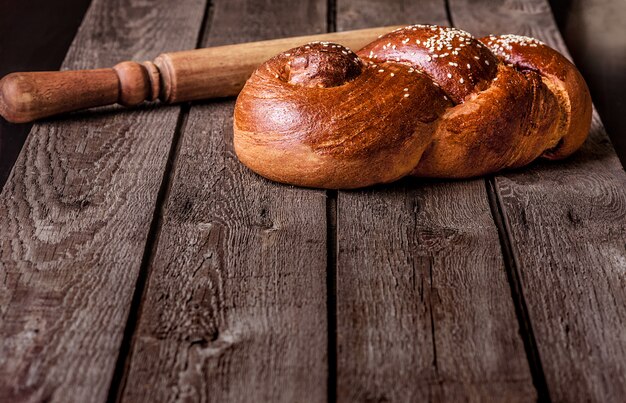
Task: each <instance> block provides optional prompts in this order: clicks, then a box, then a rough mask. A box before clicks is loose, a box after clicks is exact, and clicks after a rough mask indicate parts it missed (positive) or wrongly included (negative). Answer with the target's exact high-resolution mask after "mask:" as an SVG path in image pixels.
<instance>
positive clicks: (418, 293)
mask: <svg viewBox="0 0 626 403" xmlns="http://www.w3.org/2000/svg"><path fill="white" fill-rule="evenodd" d="M409 22H411V23H438V24H442V25H449V23H448V21H447V19H446V14H445V8H444V2H443V1H428V2H419V3H417V2H403V1H393V2H388V3H385V7H384V8H383V9H380V10H379V9H378V7H377V3H376V2H374V1H366V0H361V1H356V2H347V1H344V2H342V1H340V2H339V3H338V15H337V26H338V28H339V29H354V28H358V27H360V26H367V25H377V24H386V23H409ZM337 210H338V218H337V242H338V245H337V250H338V256H337V286H336V288H337V372H338V379H337V394H338V400H339V401H342V402H343V401H426V400H428V401H487V400H496V401H530V400H533V399H535V397H536V391H535V389H534V387H533V384H532V379H531V375H530V371H529V367H528V363H527V360H526V355H525V351H524V346H523V342H522V339H521V338H520V337H519V334H518V323H517V320H516V316H515V310H514V306H513V303H512V300H511V292H510V289H509V286H508V284H507V277H506V272H505V270H504V263H503V259H502V254H501V250H500V244H499V240H498V232H497V229H496V226H495V225H494V222H493V219H492V216H491V212H490V208H489V203H488V200H487V193H486V190H485V184H484V181H483V180H472V181H465V182H452V181H450V182H437V181H424V180H415V179H412V180H411V179H405V180H403V181H401V182H399V183H396V184H393V185H389V186H384V187H377V188H374V189H370V190H364V191H355V192H339V195H338V202H337Z"/></svg>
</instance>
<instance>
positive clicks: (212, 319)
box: [121, 0, 328, 402]
mask: <svg viewBox="0 0 626 403" xmlns="http://www.w3.org/2000/svg"><path fill="white" fill-rule="evenodd" d="M325 28H326V1H321V0H320V1H318V0H312V1H303V2H292V1H288V0H283V1H272V2H266V1H243V0H241V1H219V2H216V3H215V4H214V8H213V9H212V16H211V19H210V23H209V26H208V27H207V28H206V31H207V32H208V33H209V35H208V39H207V40H206V41H205V42H204V44H205V45H207V46H210V45H221V44H227V43H235V42H243V41H251V40H261V39H270V38H274V37H281V36H289V35H299V34H312V33H321V32H324V31H325ZM233 105H234V101H233V100H232V99H229V100H223V101H220V100H216V101H211V102H206V103H204V104H200V105H195V106H193V107H192V108H191V112H190V114H189V119H188V122H187V124H186V127H185V128H184V133H183V137H182V139H181V149H180V152H179V155H178V157H177V160H176V162H175V167H174V170H175V171H174V177H173V180H172V186H171V190H170V192H169V195H168V199H167V204H166V206H165V210H164V213H163V214H164V218H163V223H162V229H161V231H160V235H159V239H158V246H157V250H156V252H155V256H154V258H153V262H152V263H151V265H150V276H149V280H148V283H147V287H146V293H145V299H144V301H143V305H142V310H141V314H140V317H139V323H138V326H137V331H136V333H135V337H134V338H133V343H132V350H131V356H130V364H129V366H128V374H127V376H126V380H125V382H124V385H125V387H124V389H123V394H122V399H121V400H122V401H148V402H152V401H179V400H190V401H214V402H250V401H268V402H274V401H285V402H319V401H325V400H326V397H327V391H326V385H327V374H328V363H327V338H328V336H327V320H326V211H325V205H326V198H325V193H324V192H323V191H319V190H306V189H299V188H293V187H290V186H283V185H280V184H276V183H272V182H269V181H267V180H265V179H263V178H261V177H259V176H258V175H256V174H254V173H252V172H251V171H249V170H248V169H247V168H245V167H244V166H243V165H242V164H241V163H240V162H239V161H238V160H237V158H236V156H235V154H234V151H233V145H232V137H233V133H232V130H233V129H232V113H233Z"/></svg>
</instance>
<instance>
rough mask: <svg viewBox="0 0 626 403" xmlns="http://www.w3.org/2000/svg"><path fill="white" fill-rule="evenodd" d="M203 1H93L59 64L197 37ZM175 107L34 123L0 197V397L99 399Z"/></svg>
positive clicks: (129, 54) (99, 63)
mask: <svg viewBox="0 0 626 403" xmlns="http://www.w3.org/2000/svg"><path fill="white" fill-rule="evenodd" d="M204 5H205V3H204V1H203V0H191V1H188V2H186V4H185V7H178V8H172V7H171V2H169V1H165V0H162V1H156V0H155V1H148V2H146V1H136V0H123V1H116V2H111V1H107V0H94V2H93V3H92V5H91V7H90V9H89V11H88V13H87V15H86V17H85V20H84V21H83V24H82V26H81V28H80V30H79V32H78V34H77V36H76V38H75V40H74V42H73V44H72V47H71V49H70V51H69V53H68V55H67V57H66V59H65V62H64V64H63V68H65V69H73V68H76V69H81V68H93V67H105V66H111V65H113V64H115V63H117V62H118V61H120V60H127V59H129V58H134V59H139V60H145V59H151V58H153V57H154V56H156V55H157V54H158V53H159V52H161V51H167V50H174V49H180V48H190V47H193V46H194V45H195V41H196V37H197V35H198V32H199V27H200V24H201V18H202V11H203V9H204ZM179 109H180V108H179V107H169V108H162V109H159V110H156V109H153V108H149V107H148V108H144V109H143V110H137V111H132V112H130V111H124V112H121V111H116V113H115V114H111V113H110V112H108V111H106V110H103V111H101V112H99V113H85V114H81V115H75V116H74V117H72V118H71V119H68V120H63V121H51V122H49V123H41V124H37V125H35V126H34V128H33V130H32V132H31V133H30V136H29V138H28V140H27V143H26V145H25V146H24V148H23V150H22V153H21V155H20V157H19V159H18V161H17V163H16V165H15V167H14V169H13V172H12V174H11V176H10V178H9V180H8V182H7V184H6V186H5V188H4V190H3V193H2V195H1V196H0V401H2V402H13V401H33V402H34V401H47V402H51V401H58V402H71V401H76V402H88V401H104V400H105V399H106V397H107V392H108V388H109V384H110V382H111V379H112V376H113V370H114V367H115V363H116V358H117V354H118V349H119V346H120V342H121V340H122V333H123V330H124V326H125V323H126V318H127V316H128V313H129V307H130V301H131V297H132V295H133V291H134V285H135V281H136V278H137V275H138V272H139V268H140V262H141V257H142V253H143V249H144V246H145V242H146V237H147V234H148V230H149V227H150V222H151V220H152V212H153V210H154V206H155V201H156V198H157V193H158V190H159V186H160V183H161V179H162V175H163V172H164V168H165V164H166V160H167V156H168V151H169V147H170V144H171V141H172V135H173V134H174V129H175V126H176V120H177V117H178V114H179Z"/></svg>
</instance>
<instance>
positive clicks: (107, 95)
mask: <svg viewBox="0 0 626 403" xmlns="http://www.w3.org/2000/svg"><path fill="white" fill-rule="evenodd" d="M158 94H159V72H158V69H157V68H156V66H155V65H154V64H153V63H152V62H145V63H143V64H140V63H136V62H122V63H119V64H117V65H116V66H115V67H113V68H108V69H97V70H77V71H56V72H48V71H45V72H32V73H12V74H9V75H7V76H6V77H4V78H3V79H2V80H0V114H1V115H2V116H4V118H5V119H7V120H8V121H10V122H13V123H24V122H31V121H33V120H36V119H40V118H43V117H48V116H52V115H56V114H59V113H64V112H70V111H75V110H79V109H85V108H91V107H95V106H103V105H110V104H114V103H119V104H122V105H124V106H134V105H138V104H140V103H142V102H143V101H145V100H155V99H156V98H157V97H158Z"/></svg>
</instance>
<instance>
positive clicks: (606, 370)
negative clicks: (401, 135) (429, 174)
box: [451, 0, 626, 402]
mask: <svg viewBox="0 0 626 403" xmlns="http://www.w3.org/2000/svg"><path fill="white" fill-rule="evenodd" d="M451 11H452V17H453V19H454V21H455V23H456V24H457V25H458V26H459V27H461V28H465V29H467V30H470V31H472V32H473V33H475V34H477V35H481V34H486V33H490V32H495V33H516V34H525V35H530V36H534V37H537V38H539V39H541V40H542V41H544V42H546V43H547V44H548V45H550V46H552V47H554V48H556V49H558V50H560V51H561V52H563V53H564V54H567V49H566V48H565V46H564V44H563V41H562V39H561V36H560V34H559V32H558V29H557V27H556V25H555V23H554V20H553V16H552V14H551V13H550V8H549V5H548V3H547V2H546V1H545V0H531V1H521V0H516V1H481V2H473V1H461V0H453V1H452V2H451ZM607 57H611V56H610V55H607ZM496 192H497V198H498V200H499V203H500V204H501V207H502V210H503V213H504V218H505V220H504V221H505V226H506V231H507V232H508V234H509V240H510V242H511V244H512V250H513V254H514V264H515V266H517V270H518V271H519V273H520V277H521V282H522V287H523V291H524V297H525V299H526V302H527V305H528V309H529V315H530V319H531V322H532V326H533V329H534V333H535V336H536V339H537V345H538V349H539V352H540V357H541V362H542V365H543V369H544V372H545V375H546V379H547V382H548V388H549V392H550V397H551V398H552V400H554V401H596V402H610V401H622V400H623V399H624V396H625V395H626V336H625V335H626V275H625V273H626V246H625V245H626V218H625V217H626V174H625V173H624V171H623V169H622V167H621V165H620V163H619V161H618V158H617V156H616V155H615V151H614V150H613V148H612V146H611V144H610V142H609V140H608V137H607V135H606V133H605V132H604V128H603V126H602V123H601V122H600V120H599V119H598V117H597V115H595V116H594V120H593V125H592V128H591V134H590V138H589V140H587V142H586V143H585V145H584V146H583V147H582V149H581V150H580V151H579V152H578V153H576V154H575V155H574V156H572V157H571V158H570V159H568V160H567V161H563V162H551V163H548V162H542V163H537V164H534V165H533V166H531V167H530V168H525V169H522V170H519V171H515V172H511V173H509V174H505V175H499V176H497V178H496Z"/></svg>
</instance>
